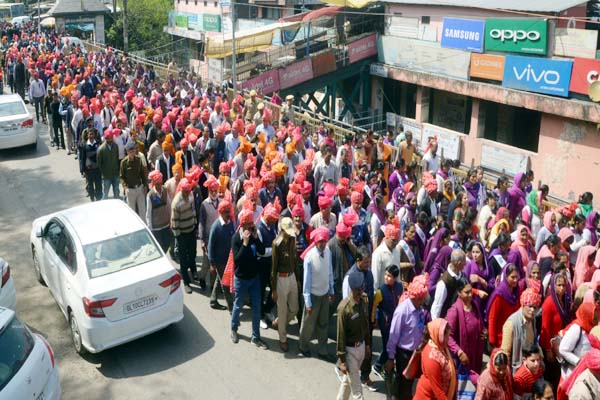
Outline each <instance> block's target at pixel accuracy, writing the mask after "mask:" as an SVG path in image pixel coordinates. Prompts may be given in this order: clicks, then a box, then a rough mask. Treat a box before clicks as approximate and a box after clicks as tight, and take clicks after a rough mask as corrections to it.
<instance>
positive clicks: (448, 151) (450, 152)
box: [420, 124, 461, 160]
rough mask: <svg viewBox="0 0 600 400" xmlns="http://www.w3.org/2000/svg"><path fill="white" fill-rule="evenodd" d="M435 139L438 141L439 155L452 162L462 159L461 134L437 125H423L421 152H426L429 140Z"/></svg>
mask: <svg viewBox="0 0 600 400" xmlns="http://www.w3.org/2000/svg"><path fill="white" fill-rule="evenodd" d="M433 137H436V138H437V141H438V151H437V154H439V155H440V156H441V155H443V156H444V158H449V159H451V160H458V159H459V158H460V137H461V134H460V133H458V132H453V131H450V130H447V129H443V128H440V127H438V126H435V125H430V124H423V130H422V134H421V144H420V148H421V151H424V150H425V147H426V146H427V142H428V140H429V139H430V138H433Z"/></svg>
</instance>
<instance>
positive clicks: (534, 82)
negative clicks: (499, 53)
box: [502, 56, 573, 97]
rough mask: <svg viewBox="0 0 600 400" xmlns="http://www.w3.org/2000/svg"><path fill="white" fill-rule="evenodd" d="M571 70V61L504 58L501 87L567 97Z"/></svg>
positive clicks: (517, 57)
mask: <svg viewBox="0 0 600 400" xmlns="http://www.w3.org/2000/svg"><path fill="white" fill-rule="evenodd" d="M572 68H573V61H572V60H553V59H548V58H536V57H521V56H506V64H505V66H504V79H503V80H502V86H506V87H510V88H514V89H520V90H527V91H529V92H537V93H545V94H550V95H554V96H562V97H568V96H569V84H570V82H571V69H572Z"/></svg>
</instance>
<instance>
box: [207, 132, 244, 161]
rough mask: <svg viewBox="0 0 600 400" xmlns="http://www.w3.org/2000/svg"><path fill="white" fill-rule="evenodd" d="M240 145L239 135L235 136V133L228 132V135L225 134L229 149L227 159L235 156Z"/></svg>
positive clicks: (226, 146)
mask: <svg viewBox="0 0 600 400" xmlns="http://www.w3.org/2000/svg"><path fill="white" fill-rule="evenodd" d="M213 126H214V125H213ZM239 147H240V139H239V137H234V136H233V133H228V134H227V136H225V149H226V150H227V160H231V159H232V158H233V157H235V152H236V151H237V149H238V148H239Z"/></svg>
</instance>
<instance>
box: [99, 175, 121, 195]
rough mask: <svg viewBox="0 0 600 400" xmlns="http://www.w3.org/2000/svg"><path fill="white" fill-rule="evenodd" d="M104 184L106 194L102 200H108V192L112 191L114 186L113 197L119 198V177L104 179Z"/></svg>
mask: <svg viewBox="0 0 600 400" xmlns="http://www.w3.org/2000/svg"><path fill="white" fill-rule="evenodd" d="M102 184H103V185H104V186H103V187H104V194H103V196H102V199H104V200H106V199H108V192H109V191H110V187H111V186H112V190H113V197H114V198H115V199H118V198H119V177H115V178H109V179H106V178H104V179H103V180H102Z"/></svg>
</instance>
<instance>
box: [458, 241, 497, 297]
mask: <svg viewBox="0 0 600 400" xmlns="http://www.w3.org/2000/svg"><path fill="white" fill-rule="evenodd" d="M477 244H478V245H479V247H480V248H481V250H482V256H483V270H482V269H481V268H479V265H477V263H476V262H475V260H471V261H470V262H469V263H468V264H467V265H466V266H465V269H464V272H463V274H464V275H465V276H466V277H467V279H468V280H469V281H470V279H469V276H470V275H471V274H477V275H479V276H480V277H482V278H483V279H485V281H486V282H487V284H488V287H487V289H486V292H488V293H491V292H492V291H493V290H494V284H495V283H496V276H495V275H494V269H493V268H492V266H491V265H490V264H489V262H488V256H487V254H486V253H485V247H484V246H483V244H481V243H480V242H477ZM473 287H475V288H476V289H483V287H482V286H481V285H480V284H476V285H474V286H473Z"/></svg>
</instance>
